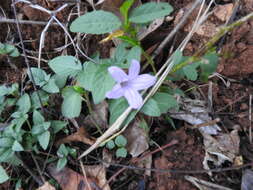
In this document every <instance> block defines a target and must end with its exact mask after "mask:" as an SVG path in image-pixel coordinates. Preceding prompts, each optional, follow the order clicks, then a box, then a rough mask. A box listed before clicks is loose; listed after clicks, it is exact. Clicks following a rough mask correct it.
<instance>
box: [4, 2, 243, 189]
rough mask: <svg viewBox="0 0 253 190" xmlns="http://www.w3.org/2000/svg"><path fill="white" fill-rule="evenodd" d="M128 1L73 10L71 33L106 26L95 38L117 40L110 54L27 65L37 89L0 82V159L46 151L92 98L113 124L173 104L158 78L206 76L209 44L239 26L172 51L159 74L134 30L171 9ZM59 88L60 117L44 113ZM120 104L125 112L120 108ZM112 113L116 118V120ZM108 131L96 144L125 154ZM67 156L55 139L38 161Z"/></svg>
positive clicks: (17, 161)
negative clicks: (193, 49)
mask: <svg viewBox="0 0 253 190" xmlns="http://www.w3.org/2000/svg"><path fill="white" fill-rule="evenodd" d="M133 3H134V0H126V1H125V2H124V3H123V4H122V6H121V7H120V13H121V15H122V19H119V17H117V16H116V15H114V14H113V13H111V12H107V11H103V10H98V11H92V12H89V13H86V14H84V15H83V16H80V17H78V18H77V19H76V20H74V21H73V22H72V24H71V25H70V31H72V32H80V33H86V34H107V33H111V34H109V36H108V37H107V38H106V39H104V40H103V42H104V41H107V40H111V39H114V38H117V39H119V40H120V44H119V45H118V46H117V47H116V49H115V52H114V54H113V55H112V57H110V58H106V59H101V58H100V57H99V56H96V57H93V59H90V60H89V61H85V62H84V63H81V61H80V60H78V58H76V57H74V56H69V55H67V56H59V57H56V58H54V59H52V60H50V62H49V63H48V65H49V67H50V69H51V70H52V71H53V73H50V74H48V73H47V72H46V71H45V70H43V69H41V68H37V67H32V68H31V70H30V72H29V71H28V73H27V74H28V77H29V79H30V81H34V83H35V85H36V86H37V88H38V90H37V91H30V90H26V88H24V87H22V86H20V85H19V84H17V83H15V84H11V85H1V86H0V102H1V104H0V114H1V126H0V163H8V164H11V165H14V166H22V165H23V163H24V162H23V159H24V158H26V157H31V158H34V155H37V156H40V155H42V154H41V153H43V152H45V151H49V149H50V150H51V148H52V147H53V145H54V140H55V137H56V136H57V135H58V134H59V133H66V134H69V131H68V130H67V128H66V126H67V125H68V119H71V118H76V117H78V116H79V115H80V113H81V112H82V111H83V110H85V109H86V108H87V109H86V110H87V112H88V113H90V114H91V113H92V112H93V108H92V105H93V104H99V103H101V102H103V101H106V102H107V103H108V105H109V113H110V117H109V125H111V126H113V125H115V123H116V124H118V125H119V126H121V127H123V126H127V124H129V123H130V122H131V121H132V120H133V119H134V118H135V116H136V114H137V113H138V112H140V113H142V114H145V115H147V116H150V117H159V116H161V114H165V113H167V112H168V110H169V109H171V108H174V109H175V108H178V104H177V101H176V99H175V94H181V95H182V94H183V92H182V91H180V90H179V89H177V90H175V89H172V88H170V87H168V85H166V84H165V83H164V81H178V80H181V79H183V78H186V79H188V80H193V81H195V80H197V79H199V80H202V81H206V80H207V79H208V76H209V75H210V74H212V73H213V72H214V71H215V70H216V67H217V63H218V56H217V54H216V52H215V51H213V48H212V47H213V45H214V44H215V42H217V40H218V39H219V38H220V37H221V36H223V35H224V34H225V33H226V32H227V31H229V30H232V29H233V27H235V26H238V25H239V24H238V22H237V24H234V25H231V26H230V28H229V27H228V28H227V29H226V30H223V31H221V32H220V33H219V34H218V35H217V36H215V38H213V39H212V40H213V41H212V40H211V41H210V42H209V43H208V44H207V46H206V47H207V48H206V50H205V52H204V54H202V55H198V54H196V55H194V56H191V57H186V56H183V55H182V53H181V51H179V50H177V51H176V52H175V53H174V54H173V56H172V58H171V59H172V61H173V62H174V65H173V67H172V68H171V71H170V73H173V75H168V73H167V74H166V75H164V78H163V80H162V81H160V79H159V78H158V77H157V76H158V75H157V74H159V72H157V68H156V65H155V63H154V62H153V60H152V58H151V56H150V55H148V54H147V53H146V52H145V51H144V49H143V48H142V47H141V43H140V41H139V40H138V32H139V30H140V28H141V27H144V26H146V25H148V24H150V23H151V22H152V21H154V20H155V19H158V18H162V17H164V16H167V15H169V14H170V13H171V12H172V11H173V8H172V7H171V6H170V5H169V4H168V3H162V2H161V3H155V2H150V3H145V4H143V5H141V6H138V7H136V8H131V7H132V5H133ZM247 19H248V18H247ZM0 54H2V55H4V56H18V55H19V53H18V51H17V49H15V47H13V46H10V45H8V44H0ZM142 56H143V57H144V58H145V60H146V62H147V63H148V66H150V72H149V73H146V74H141V64H140V62H141V57H142ZM157 83H159V85H158V87H157V88H155V90H154V93H152V94H150V93H149V92H148V88H150V87H152V86H154V87H156V85H157ZM57 95H58V96H57ZM59 95H60V96H61V97H62V99H63V101H62V104H61V114H60V115H61V117H59V116H58V117H55V116H54V115H53V114H51V113H50V112H48V110H52V109H53V105H52V104H51V103H50V98H51V97H60V96H59ZM143 97H145V99H143ZM146 97H148V99H146ZM49 108H50V109H49ZM129 108H130V109H129ZM125 110H130V111H129V112H128V114H126V115H124V113H125V112H126V111H125ZM87 112H86V113H87ZM122 115H123V116H124V117H122ZM55 118H57V119H55ZM59 118H60V119H59ZM119 118H124V120H123V121H122V122H120V123H118V121H119ZM98 128H99V126H98ZM118 129H120V127H119V128H118ZM98 131H101V130H99V129H98ZM101 135H102V134H101ZM109 136H113V137H114V138H109V139H107V140H105V139H104V140H105V141H103V143H102V142H100V143H97V144H100V145H101V144H102V145H105V147H106V148H108V149H111V150H115V154H116V156H117V157H126V155H127V151H126V148H125V146H126V145H127V140H126V138H125V137H124V136H123V135H113V134H110V135H109ZM51 154H52V153H51ZM51 154H50V155H51ZM50 155H49V157H50ZM69 156H72V157H73V158H76V156H77V153H76V150H75V149H74V148H71V147H70V146H69V145H65V144H62V145H61V146H59V147H58V148H57V151H55V155H53V156H52V157H50V158H49V159H46V160H45V158H44V157H43V156H42V158H41V159H43V160H44V161H45V162H46V163H49V162H52V161H57V168H58V169H59V170H60V169H62V168H63V167H64V166H65V165H66V164H67V161H68V157H69ZM47 158H48V157H47ZM0 173H1V174H0V179H1V180H0V182H4V181H6V180H8V179H9V176H8V175H7V173H6V172H5V170H4V169H3V167H2V166H0ZM19 183H20V181H17V184H19Z"/></svg>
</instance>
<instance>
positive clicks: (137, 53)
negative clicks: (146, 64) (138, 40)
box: [127, 46, 141, 65]
mask: <svg viewBox="0 0 253 190" xmlns="http://www.w3.org/2000/svg"><path fill="white" fill-rule="evenodd" d="M133 59H135V60H137V61H140V60H141V48H140V47H139V46H134V47H133V48H132V49H131V50H130V51H129V53H128V55H127V63H128V64H129V65H130V64H131V62H132V60H133Z"/></svg>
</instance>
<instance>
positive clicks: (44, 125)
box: [32, 122, 51, 135]
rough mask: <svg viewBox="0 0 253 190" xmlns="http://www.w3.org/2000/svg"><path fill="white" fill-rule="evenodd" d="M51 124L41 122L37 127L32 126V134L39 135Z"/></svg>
mask: <svg viewBox="0 0 253 190" xmlns="http://www.w3.org/2000/svg"><path fill="white" fill-rule="evenodd" d="M50 125H51V123H50V122H43V123H40V124H38V125H34V126H33V128H32V134H33V135H39V134H41V133H43V132H44V131H46V130H47V129H48V128H49V127H50Z"/></svg>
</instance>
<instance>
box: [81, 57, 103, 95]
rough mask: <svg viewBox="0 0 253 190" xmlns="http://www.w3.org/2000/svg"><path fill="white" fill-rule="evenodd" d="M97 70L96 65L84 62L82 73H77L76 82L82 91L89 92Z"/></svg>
mask: <svg viewBox="0 0 253 190" xmlns="http://www.w3.org/2000/svg"><path fill="white" fill-rule="evenodd" d="M98 68H99V67H98V65H96V64H95V63H92V62H85V63H84V64H83V71H81V72H80V73H78V76H77V82H78V83H79V85H80V86H81V87H83V88H84V89H86V90H89V91H91V90H92V87H93V85H94V83H93V81H94V77H95V74H96V71H97V70H98Z"/></svg>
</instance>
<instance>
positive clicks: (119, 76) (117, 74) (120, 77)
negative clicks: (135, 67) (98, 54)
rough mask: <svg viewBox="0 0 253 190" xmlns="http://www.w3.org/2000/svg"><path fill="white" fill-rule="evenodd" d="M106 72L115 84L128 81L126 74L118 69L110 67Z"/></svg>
mask: <svg viewBox="0 0 253 190" xmlns="http://www.w3.org/2000/svg"><path fill="white" fill-rule="evenodd" d="M108 72H109V73H110V74H111V76H112V77H113V78H114V80H116V81H117V82H124V81H127V80H128V76H127V74H126V73H125V72H124V71H123V70H122V69H121V68H119V67H116V66H111V67H109V68H108Z"/></svg>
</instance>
